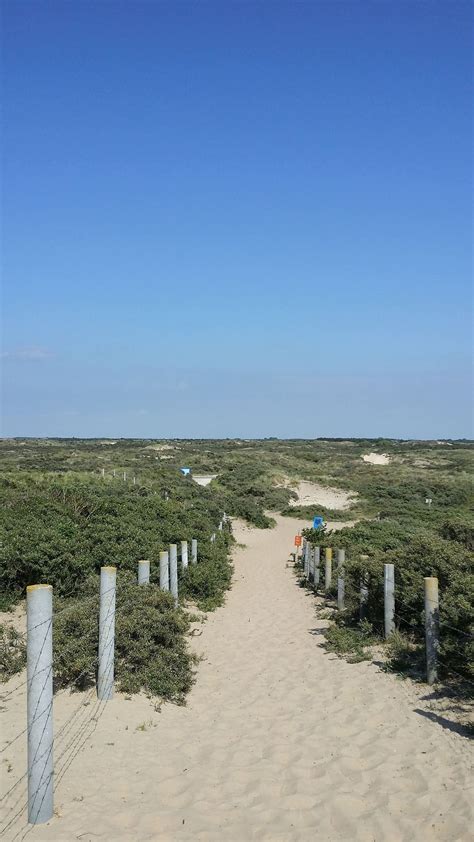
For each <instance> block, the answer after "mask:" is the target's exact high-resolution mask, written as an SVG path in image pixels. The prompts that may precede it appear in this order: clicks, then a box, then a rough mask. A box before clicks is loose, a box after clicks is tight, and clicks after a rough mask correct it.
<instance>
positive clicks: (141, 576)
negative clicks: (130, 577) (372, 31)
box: [138, 560, 150, 585]
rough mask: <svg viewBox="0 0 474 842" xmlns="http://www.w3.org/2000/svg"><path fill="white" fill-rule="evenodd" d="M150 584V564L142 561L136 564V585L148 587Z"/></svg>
mask: <svg viewBox="0 0 474 842" xmlns="http://www.w3.org/2000/svg"><path fill="white" fill-rule="evenodd" d="M149 582H150V562H149V561H146V560H142V561H139V562H138V584H139V585H148V584H149Z"/></svg>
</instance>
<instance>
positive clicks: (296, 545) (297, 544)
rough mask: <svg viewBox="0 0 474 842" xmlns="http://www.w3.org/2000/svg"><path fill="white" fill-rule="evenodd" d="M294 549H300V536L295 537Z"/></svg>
mask: <svg viewBox="0 0 474 842" xmlns="http://www.w3.org/2000/svg"><path fill="white" fill-rule="evenodd" d="M295 547H301V535H295Z"/></svg>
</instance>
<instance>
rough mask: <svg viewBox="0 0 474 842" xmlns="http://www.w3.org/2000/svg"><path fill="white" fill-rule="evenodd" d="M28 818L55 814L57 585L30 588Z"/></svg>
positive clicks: (33, 819)
mask: <svg viewBox="0 0 474 842" xmlns="http://www.w3.org/2000/svg"><path fill="white" fill-rule="evenodd" d="M26 613H27V638H26V658H27V661H26V664H27V666H26V670H27V684H26V694H27V696H26V697H27V702H26V705H27V722H28V821H29V822H30V824H43V823H44V822H47V821H49V819H50V818H51V817H52V815H53V589H52V587H51V585H30V586H29V587H27V589H26Z"/></svg>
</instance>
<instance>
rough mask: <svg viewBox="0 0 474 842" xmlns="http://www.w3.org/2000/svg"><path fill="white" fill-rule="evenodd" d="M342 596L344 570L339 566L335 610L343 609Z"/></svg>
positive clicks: (343, 594) (343, 592)
mask: <svg viewBox="0 0 474 842" xmlns="http://www.w3.org/2000/svg"><path fill="white" fill-rule="evenodd" d="M344 597H345V587H344V570H343V568H342V567H341V568H340V570H339V573H338V577H337V610H338V611H344Z"/></svg>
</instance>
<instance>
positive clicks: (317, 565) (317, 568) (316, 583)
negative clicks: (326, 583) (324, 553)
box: [314, 547, 321, 588]
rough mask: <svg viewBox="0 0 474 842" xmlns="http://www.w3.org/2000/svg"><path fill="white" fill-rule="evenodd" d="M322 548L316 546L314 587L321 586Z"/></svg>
mask: <svg viewBox="0 0 474 842" xmlns="http://www.w3.org/2000/svg"><path fill="white" fill-rule="evenodd" d="M320 564H321V548H320V547H315V548H314V587H315V588H318V587H319V579H320V575H321V568H320Z"/></svg>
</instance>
